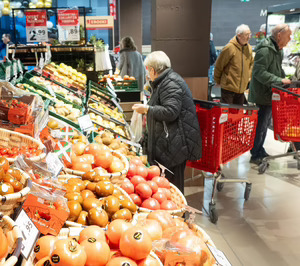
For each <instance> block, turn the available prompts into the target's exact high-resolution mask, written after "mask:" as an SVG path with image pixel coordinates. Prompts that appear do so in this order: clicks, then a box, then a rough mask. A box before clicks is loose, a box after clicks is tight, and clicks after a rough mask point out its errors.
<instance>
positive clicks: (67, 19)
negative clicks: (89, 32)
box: [57, 9, 80, 42]
mask: <svg viewBox="0 0 300 266" xmlns="http://www.w3.org/2000/svg"><path fill="white" fill-rule="evenodd" d="M57 18H58V20H57V21H58V39H59V41H60V42H66V41H72V42H73V41H80V29H79V27H80V26H79V11H78V9H59V10H58V11H57Z"/></svg>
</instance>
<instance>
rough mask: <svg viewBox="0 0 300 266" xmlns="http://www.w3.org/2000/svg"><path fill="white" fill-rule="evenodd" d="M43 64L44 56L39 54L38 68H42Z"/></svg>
mask: <svg viewBox="0 0 300 266" xmlns="http://www.w3.org/2000/svg"><path fill="white" fill-rule="evenodd" d="M44 65H45V60H44V57H43V56H41V57H40V63H39V67H40V69H43V68H44Z"/></svg>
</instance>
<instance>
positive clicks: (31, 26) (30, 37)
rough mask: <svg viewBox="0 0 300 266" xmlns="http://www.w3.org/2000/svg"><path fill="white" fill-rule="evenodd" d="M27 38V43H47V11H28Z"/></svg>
mask: <svg viewBox="0 0 300 266" xmlns="http://www.w3.org/2000/svg"><path fill="white" fill-rule="evenodd" d="M25 13H26V37H27V42H47V41H48V28H47V11H46V10H38V11H35V10H29V11H26V12H25Z"/></svg>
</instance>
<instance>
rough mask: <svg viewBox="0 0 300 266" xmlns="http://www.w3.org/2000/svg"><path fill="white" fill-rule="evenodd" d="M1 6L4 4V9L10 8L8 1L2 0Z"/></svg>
mask: <svg viewBox="0 0 300 266" xmlns="http://www.w3.org/2000/svg"><path fill="white" fill-rule="evenodd" d="M3 4H4V7H9V6H10V3H9V1H7V0H4V1H3ZM2 13H3V10H2Z"/></svg>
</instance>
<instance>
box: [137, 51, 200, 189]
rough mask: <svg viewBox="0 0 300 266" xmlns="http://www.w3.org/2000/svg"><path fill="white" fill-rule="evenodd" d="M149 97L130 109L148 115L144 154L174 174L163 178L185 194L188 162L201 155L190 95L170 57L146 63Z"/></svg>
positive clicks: (149, 59)
mask: <svg viewBox="0 0 300 266" xmlns="http://www.w3.org/2000/svg"><path fill="white" fill-rule="evenodd" d="M145 66H146V68H147V69H148V71H149V76H150V80H151V87H152V95H151V98H150V100H149V102H148V104H135V105H134V106H133V107H132V109H133V110H135V111H137V112H138V113H140V114H147V129H148V132H147V138H146V139H147V141H146V153H147V155H148V161H149V162H150V163H151V164H154V163H155V160H156V161H158V162H159V163H161V164H162V165H164V166H165V167H167V168H168V169H169V170H170V171H172V172H173V173H174V175H172V174H171V173H169V172H168V171H166V177H167V178H168V179H169V180H170V182H172V183H173V184H174V185H175V186H176V187H178V189H180V190H181V192H182V193H184V170H185V165H186V161H187V160H198V159H200V158H201V155H202V141H201V135H200V127H199V122H198V118H197V115H196V107H195V104H194V101H193V96H192V93H191V91H190V89H189V87H188V85H187V84H186V83H185V81H184V80H183V78H182V77H181V76H180V75H179V74H177V73H175V72H174V71H173V70H172V69H171V62H170V59H169V57H168V56H167V55H166V54H165V53H164V52H162V51H156V52H152V53H151V54H149V55H148V56H147V58H146V59H145Z"/></svg>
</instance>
